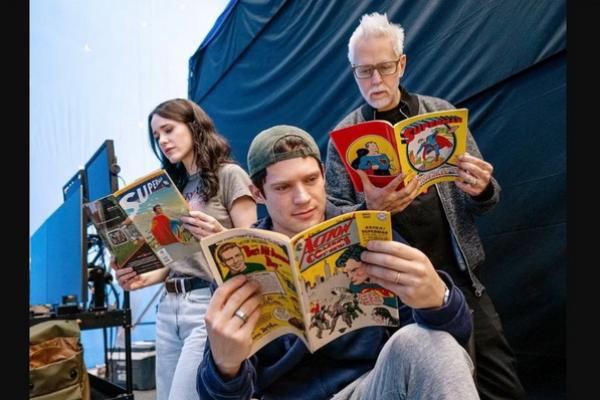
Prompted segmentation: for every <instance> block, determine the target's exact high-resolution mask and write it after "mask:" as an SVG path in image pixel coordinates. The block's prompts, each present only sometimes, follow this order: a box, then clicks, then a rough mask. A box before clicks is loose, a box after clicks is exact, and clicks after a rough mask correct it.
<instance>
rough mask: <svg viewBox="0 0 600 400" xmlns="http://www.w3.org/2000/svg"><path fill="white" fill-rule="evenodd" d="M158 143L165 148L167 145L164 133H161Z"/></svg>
mask: <svg viewBox="0 0 600 400" xmlns="http://www.w3.org/2000/svg"><path fill="white" fill-rule="evenodd" d="M157 142H158V145H159V146H163V145H164V144H165V143H167V135H163V134H162V133H159V134H158V139H157Z"/></svg>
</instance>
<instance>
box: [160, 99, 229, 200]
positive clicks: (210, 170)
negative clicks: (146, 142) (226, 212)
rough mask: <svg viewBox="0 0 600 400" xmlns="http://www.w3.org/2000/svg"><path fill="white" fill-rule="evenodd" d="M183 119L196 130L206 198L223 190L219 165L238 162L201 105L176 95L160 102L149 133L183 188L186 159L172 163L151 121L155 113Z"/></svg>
mask: <svg viewBox="0 0 600 400" xmlns="http://www.w3.org/2000/svg"><path fill="white" fill-rule="evenodd" d="M155 114H156V115H159V116H161V117H163V118H167V119H171V120H173V121H177V122H183V123H184V124H186V125H187V126H188V128H189V129H190V132H191V133H192V142H193V150H192V151H193V153H194V162H195V164H196V167H198V173H199V174H200V178H201V182H202V185H201V190H200V194H201V196H202V198H203V200H204V201H205V202H206V201H208V199H210V198H211V197H214V196H215V195H216V194H217V192H218V191H219V179H218V174H219V169H220V168H221V165H223V164H226V163H234V161H233V159H232V158H231V147H230V146H229V143H228V142H227V139H225V138H224V137H223V136H221V135H219V134H218V133H217V129H216V128H215V124H214V123H213V121H212V119H211V118H210V117H209V116H208V114H206V113H205V112H204V110H203V109H202V108H200V106H199V105H197V104H196V103H194V102H193V101H191V100H187V99H172V100H167V101H165V102H162V103H160V104H159V105H158V106H156V108H155V109H154V110H152V112H151V113H150V114H149V115H148V134H149V135H150V146H151V147H152V151H154V154H155V155H156V157H158V159H159V160H160V162H161V164H162V167H163V168H164V169H165V170H166V171H167V172H168V173H169V175H170V176H171V178H172V179H173V181H174V182H175V185H176V186H177V187H178V188H179V190H183V188H184V187H185V185H186V184H187V182H188V174H187V171H186V170H185V167H184V166H183V165H182V163H177V164H172V163H171V162H170V161H169V160H168V159H167V158H166V157H165V156H164V155H163V153H162V151H161V150H160V146H159V145H158V142H157V140H156V139H155V138H154V135H153V134H152V126H151V125H150V122H151V120H152V116H153V115H155Z"/></svg>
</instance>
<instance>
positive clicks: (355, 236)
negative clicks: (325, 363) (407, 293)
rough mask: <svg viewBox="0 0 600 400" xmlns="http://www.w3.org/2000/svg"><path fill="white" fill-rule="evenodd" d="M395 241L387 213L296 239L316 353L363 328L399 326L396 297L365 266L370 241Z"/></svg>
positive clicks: (356, 216)
mask: <svg viewBox="0 0 600 400" xmlns="http://www.w3.org/2000/svg"><path fill="white" fill-rule="evenodd" d="M391 239H392V226H391V217H390V213H389V212H386V211H356V212H352V213H347V214H343V215H340V216H338V217H335V218H332V219H330V220H327V221H325V222H323V223H321V224H319V225H317V226H315V227H313V228H311V229H309V230H307V231H305V232H303V233H300V234H298V235H296V236H294V238H292V243H293V246H294V249H295V257H296V265H297V266H298V268H299V273H300V285H301V293H302V296H303V297H304V299H303V301H304V302H305V304H308V305H309V307H308V308H309V310H308V311H309V313H308V315H307V316H305V318H306V317H308V321H307V322H306V325H307V326H308V332H307V333H308V341H309V344H310V350H311V351H313V352H314V351H315V350H317V349H319V348H320V347H322V346H324V345H325V344H327V343H329V342H330V341H332V340H334V339H336V338H338V337H340V336H341V335H343V334H345V333H348V332H352V331H355V330H357V329H359V328H363V327H366V326H388V325H398V319H399V316H398V301H397V297H396V295H395V294H394V293H392V292H391V291H389V290H387V289H384V288H382V287H381V286H379V285H376V284H373V283H370V282H369V281H368V277H367V276H366V275H365V273H364V271H363V270H362V268H361V261H360V254H361V253H362V251H364V250H365V249H366V245H367V243H368V242H369V241H370V240H391Z"/></svg>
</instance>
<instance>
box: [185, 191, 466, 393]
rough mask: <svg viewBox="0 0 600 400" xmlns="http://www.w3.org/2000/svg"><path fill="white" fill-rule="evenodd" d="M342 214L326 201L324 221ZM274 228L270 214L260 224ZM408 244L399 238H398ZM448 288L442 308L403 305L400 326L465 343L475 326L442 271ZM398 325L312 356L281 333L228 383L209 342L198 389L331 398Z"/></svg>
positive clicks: (348, 338)
mask: <svg viewBox="0 0 600 400" xmlns="http://www.w3.org/2000/svg"><path fill="white" fill-rule="evenodd" d="M339 214H341V212H340V209H339V208H337V207H336V206H334V205H333V204H331V203H328V204H327V209H326V212H325V217H326V219H329V218H332V217H334V216H336V215H339ZM255 226H256V227H257V228H261V229H267V230H271V229H272V221H271V219H270V218H269V217H266V218H264V219H262V220H261V221H259V222H258V223H257V224H256V225H255ZM394 239H395V240H397V241H401V242H404V240H403V239H402V238H401V237H399V235H398V236H397V237H395V238H394ZM438 272H439V274H440V276H441V277H442V279H443V280H444V281H445V282H446V285H447V286H448V288H449V289H450V297H449V300H448V303H447V304H446V305H444V306H443V307H440V308H435V309H424V310H415V309H411V308H409V307H408V306H406V305H401V306H400V325H401V326H404V325H407V324H410V323H415V322H416V323H419V324H421V325H422V326H425V327H427V328H430V329H437V330H444V331H447V332H448V333H450V334H451V335H452V336H454V337H455V338H456V340H457V341H458V342H459V343H461V344H462V345H464V344H465V343H466V342H467V340H468V338H469V335H470V334H471V330H472V323H471V318H470V314H469V310H468V307H467V303H466V301H465V298H464V296H463V294H462V292H461V291H460V289H458V288H457V287H455V286H454V283H453V282H452V279H451V278H450V277H449V276H448V275H447V274H446V273H444V272H442V271H438ZM397 329H398V328H396V327H368V328H362V329H359V330H357V331H355V332H351V333H348V334H346V335H343V336H341V337H339V338H337V339H336V340H334V341H333V342H331V343H329V344H327V345H325V346H324V347H322V348H321V349H319V350H317V351H316V352H315V353H313V354H311V353H310V352H309V351H308V349H307V348H306V346H305V345H304V343H303V342H302V341H301V340H300V339H298V337H296V336H294V335H285V336H282V337H279V338H277V339H275V340H274V341H272V342H271V343H269V344H268V345H266V346H265V347H263V348H262V349H260V350H259V351H258V352H257V353H256V354H254V355H253V356H252V357H250V359H248V360H246V361H244V363H243V364H242V368H241V369H240V372H239V373H238V375H237V376H236V377H234V378H233V379H231V380H229V381H226V380H224V379H223V378H222V377H221V376H220V375H219V373H218V370H217V368H216V366H215V363H214V360H213V358H212V354H211V351H210V343H209V341H208V340H207V341H206V347H205V353H204V359H203V360H202V363H201V364H200V367H199V369H198V380H197V389H198V393H199V394H200V398H201V399H219V400H224V399H249V398H251V397H259V398H262V399H299V398H302V399H328V398H330V397H331V396H332V395H333V394H335V393H336V392H338V391H340V390H341V389H343V388H344V387H345V386H347V385H348V384H350V383H351V382H352V381H354V380H355V379H357V378H358V377H360V376H361V375H362V374H363V373H365V372H367V371H369V370H371V369H373V367H374V365H375V361H376V360H377V356H378V355H379V352H380V351H381V349H382V347H383V345H384V344H385V342H386V341H387V340H388V338H389V337H390V336H391V335H392V334H393V333H394V332H395V331H396V330H397Z"/></svg>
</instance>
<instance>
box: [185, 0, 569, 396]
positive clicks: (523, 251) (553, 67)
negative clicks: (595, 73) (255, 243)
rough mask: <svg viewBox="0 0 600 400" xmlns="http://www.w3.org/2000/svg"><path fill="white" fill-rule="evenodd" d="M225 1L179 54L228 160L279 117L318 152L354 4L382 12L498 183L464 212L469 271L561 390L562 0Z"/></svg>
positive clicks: (328, 125)
mask: <svg viewBox="0 0 600 400" xmlns="http://www.w3.org/2000/svg"><path fill="white" fill-rule="evenodd" d="M232 3H235V4H233V5H231V9H229V10H228V14H227V18H224V20H223V21H222V23H221V24H220V25H219V28H218V29H216V30H215V32H212V35H211V40H210V42H208V43H206V42H205V43H203V45H202V46H201V47H200V48H199V49H198V51H197V52H196V53H195V54H194V55H193V56H192V58H191V59H190V77H189V86H188V90H189V93H188V95H189V97H190V98H191V99H193V100H195V101H196V102H198V103H199V104H200V105H201V106H202V107H203V108H204V109H205V110H206V111H207V112H208V114H209V115H210V116H211V117H212V118H213V119H214V120H215V123H216V124H217V127H218V128H219V130H220V132H221V133H223V134H224V135H225V136H227V137H228V139H229V140H230V142H231V144H232V146H233V148H234V155H235V157H236V158H237V160H238V161H240V163H242V165H245V162H246V153H247V149H248V146H249V144H250V142H251V140H252V138H253V137H254V136H255V135H256V134H257V133H258V132H259V131H261V130H262V129H265V128H267V127H270V126H272V125H275V124H282V123H285V124H292V125H297V126H300V127H301V128H304V129H306V130H307V131H308V132H310V133H311V134H312V135H313V136H315V138H316V139H317V142H318V143H319V145H320V146H321V150H322V152H323V154H325V150H326V148H325V146H326V143H327V137H328V136H327V135H328V132H330V131H331V130H332V128H333V127H334V126H335V124H336V123H337V122H338V121H339V120H340V119H341V118H342V117H343V116H344V115H346V114H347V113H348V112H350V111H351V110H352V109H354V108H356V107H358V106H359V105H360V104H361V103H362V101H361V97H360V93H359V92H358V89H357V87H356V84H355V82H354V79H353V77H352V74H351V70H350V67H349V63H348V59H347V42H348V39H349V37H350V35H351V33H352V31H353V30H354V28H355V27H356V26H357V24H358V20H359V18H360V16H361V15H362V14H364V13H369V12H374V11H377V12H385V13H387V15H388V17H389V18H390V19H391V20H392V21H394V22H398V23H400V24H402V25H403V26H404V28H405V32H406V40H405V53H406V55H407V58H408V64H407V69H406V73H405V75H404V78H403V80H402V83H403V85H404V86H405V87H406V88H407V89H408V90H409V91H411V92H416V93H421V94H427V95H433V96H438V97H442V98H445V99H447V100H449V101H451V102H452V103H454V104H455V105H456V106H459V107H468V108H469V109H470V128H471V130H472V132H473V134H474V136H475V138H476V140H477V142H478V143H479V146H480V148H481V151H482V153H483V155H484V157H485V158H486V159H487V160H488V161H490V162H491V163H492V164H493V165H494V167H495V170H494V175H495V176H496V178H497V179H498V180H499V182H500V184H501V185H502V187H503V192H502V195H501V201H500V203H499V205H498V207H497V208H496V209H495V210H494V211H493V212H492V213H490V214H488V215H487V216H484V217H482V218H480V219H479V221H478V224H479V228H480V232H481V235H482V238H483V240H484V245H485V248H486V252H487V260H486V262H485V264H484V265H483V266H482V268H481V277H482V280H483V282H484V284H485V285H486V287H487V288H488V290H489V292H490V295H491V296H492V298H493V299H494V301H495V304H496V306H497V309H498V311H499V313H500V315H501V317H502V320H503V323H504V328H505V331H506V334H507V337H508V338H509V340H510V341H511V343H512V345H513V347H514V349H515V351H516V353H517V357H518V361H519V367H520V368H519V370H520V372H521V374H522V375H523V378H524V381H525V384H526V386H528V387H529V388H532V387H534V386H535V385H536V384H537V383H541V381H540V379H542V378H540V376H544V377H545V378H544V379H545V380H544V382H543V384H544V385H545V387H546V388H548V387H549V385H550V386H553V390H554V393H555V394H556V393H559V392H561V391H564V368H565V329H566V317H565V312H566V311H565V310H566V307H565V303H566V233H565V232H566V193H565V189H566V187H565V181H566V141H565V138H566V19H565V2H564V1H563V0H547V1H541V0H540V1H521V0H490V1H480V0H462V1H441V0H440V1H433V0H430V1H410V0H404V1H402V0H395V1H325V0H323V1H319V0H313V1H292V0H287V1H286V0H278V1H277V0H276V1H269V2H262V1H235V2H234V1H232ZM531 370H534V371H536V372H535V374H533V373H531V374H528V371H531ZM553 377H554V378H553ZM551 382H552V383H551Z"/></svg>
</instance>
